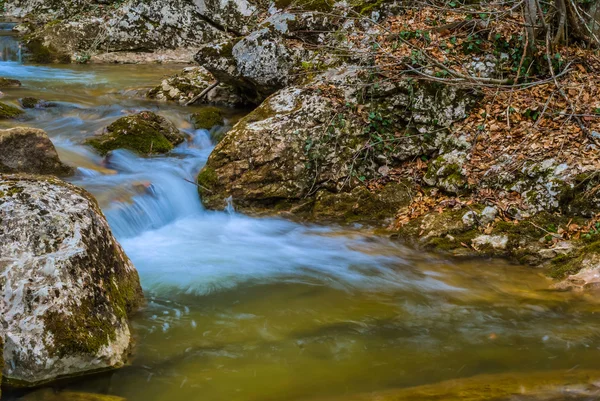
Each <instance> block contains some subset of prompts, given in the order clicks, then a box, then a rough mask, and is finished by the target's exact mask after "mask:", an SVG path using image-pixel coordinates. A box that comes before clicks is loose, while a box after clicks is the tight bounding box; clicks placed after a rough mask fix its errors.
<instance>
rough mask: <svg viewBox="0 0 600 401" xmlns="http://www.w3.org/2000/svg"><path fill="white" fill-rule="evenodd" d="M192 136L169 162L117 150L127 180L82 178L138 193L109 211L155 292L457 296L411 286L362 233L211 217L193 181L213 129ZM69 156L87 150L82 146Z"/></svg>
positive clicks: (431, 283)
mask: <svg viewBox="0 0 600 401" xmlns="http://www.w3.org/2000/svg"><path fill="white" fill-rule="evenodd" d="M188 134H189V135H190V136H191V138H192V139H191V140H190V141H189V142H188V143H186V144H183V145H181V146H180V147H178V148H177V149H176V150H175V151H173V152H172V153H171V154H170V155H168V156H165V157H154V158H141V157H137V156H135V155H133V154H132V153H129V152H127V151H116V152H114V153H113V154H112V156H111V157H110V158H109V159H108V162H107V163H105V166H106V167H108V168H110V169H114V170H116V171H117V172H118V174H116V175H102V174H98V173H91V174H90V173H89V171H87V170H84V171H83V173H81V174H80V177H79V178H78V179H76V180H75V181H74V182H75V183H76V184H79V185H82V186H84V187H86V188H88V189H90V190H91V191H92V192H94V193H100V192H103V191H110V190H111V188H112V189H114V188H123V189H124V190H125V191H128V193H129V196H127V197H126V199H125V200H123V201H112V202H111V203H110V206H109V207H107V208H106V209H105V214H106V216H107V218H108V221H109V223H110V225H111V227H112V228H113V232H114V234H115V235H116V237H117V238H118V239H119V241H120V242H121V244H122V245H123V247H124V248H125V251H126V252H127V254H128V255H129V257H130V258H131V259H132V260H133V262H134V264H135V265H136V266H137V268H138V270H139V271H140V275H141V278H142V284H143V286H144V288H145V289H146V290H148V291H151V292H158V293H161V294H166V293H169V291H173V290H174V289H175V290H178V291H182V292H185V293H193V294H196V295H198V294H205V293H209V292H212V291H215V290H219V289H225V288H233V287H235V286H236V285H238V284H241V283H248V282H252V283H253V284H258V283H268V282H274V281H287V282H305V283H312V284H314V285H330V286H333V287H336V288H354V287H358V288H362V289H368V288H373V289H382V288H384V287H389V286H393V287H398V286H407V285H408V283H410V285H415V286H419V287H422V288H424V289H430V290H432V289H438V290H439V289H442V288H443V289H451V287H448V286H446V285H445V284H443V283H442V282H440V281H438V280H436V279H434V278H432V277H427V276H426V275H425V276H424V277H420V278H418V279H416V278H413V280H409V279H408V277H407V275H406V273H401V270H399V269H397V267H398V266H399V265H402V264H403V261H402V260H401V259H399V258H398V257H386V256H374V255H369V254H367V253H365V252H361V251H358V250H357V249H364V250H368V249H369V248H370V247H371V244H369V243H368V242H367V241H366V239H365V238H364V237H361V236H359V235H354V236H352V237H349V236H346V235H343V236H339V235H332V234H335V230H333V229H330V228H323V227H316V226H304V225H299V224H295V223H292V222H289V221H285V220H281V219H274V218H262V219H256V218H249V217H246V216H243V215H240V214H237V213H231V212H227V211H221V212H211V211H207V210H204V209H203V207H202V206H201V203H200V200H199V197H198V192H197V189H196V186H195V185H194V184H193V182H194V178H195V176H196V174H197V172H198V171H199V169H200V167H201V166H202V165H203V164H204V163H205V161H206V159H207V157H208V155H209V154H210V151H211V150H212V144H211V142H210V139H209V136H208V132H207V131H204V130H198V131H189V132H188ZM59 145H61V144H60V143H59ZM65 145H66V144H64V143H63V144H62V146H65ZM70 150H71V151H74V152H82V149H80V148H77V147H71V149H70ZM394 266H395V267H396V268H394ZM411 281H412V282H411Z"/></svg>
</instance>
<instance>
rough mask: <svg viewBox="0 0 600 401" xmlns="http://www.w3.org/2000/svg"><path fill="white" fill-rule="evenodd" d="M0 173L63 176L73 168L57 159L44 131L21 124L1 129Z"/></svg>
mask: <svg viewBox="0 0 600 401" xmlns="http://www.w3.org/2000/svg"><path fill="white" fill-rule="evenodd" d="M0 173H32V174H49V175H58V176H64V175H69V174H72V173H73V169H72V168H71V167H69V166H67V165H65V164H63V163H62V162H61V161H60V159H59V158H58V153H56V149H55V148H54V145H53V144H52V142H51V141H50V138H48V134H46V132H44V131H42V130H40V129H36V128H24V127H21V128H12V129H6V130H0Z"/></svg>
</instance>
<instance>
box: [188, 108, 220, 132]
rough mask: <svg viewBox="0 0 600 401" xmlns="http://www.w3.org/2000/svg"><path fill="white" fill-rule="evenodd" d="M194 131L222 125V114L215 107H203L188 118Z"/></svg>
mask: <svg viewBox="0 0 600 401" xmlns="http://www.w3.org/2000/svg"><path fill="white" fill-rule="evenodd" d="M190 119H191V120H192V123H193V124H194V127H195V128H196V129H207V130H209V129H211V128H213V127H215V126H217V125H223V124H224V123H225V120H224V119H223V113H222V112H221V110H220V109H219V108H217V107H204V108H203V109H202V110H200V111H198V112H197V113H194V114H192V116H191V117H190Z"/></svg>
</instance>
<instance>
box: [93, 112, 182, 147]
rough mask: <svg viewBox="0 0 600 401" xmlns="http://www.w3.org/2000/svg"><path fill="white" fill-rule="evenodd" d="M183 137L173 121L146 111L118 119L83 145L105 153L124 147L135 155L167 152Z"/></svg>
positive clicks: (180, 141)
mask: <svg viewBox="0 0 600 401" xmlns="http://www.w3.org/2000/svg"><path fill="white" fill-rule="evenodd" d="M184 140H185V136H184V135H183V134H182V133H181V132H180V131H179V130H178V129H177V127H175V125H174V124H173V123H171V122H170V121H169V120H167V119H166V118H164V117H161V116H159V115H157V114H155V113H152V112H149V111H143V112H141V113H138V114H135V115H132V116H127V117H123V118H120V119H118V120H117V121H115V122H114V123H112V124H111V125H109V126H108V127H107V128H106V132H105V133H104V134H103V135H101V136H99V137H94V138H91V139H88V140H87V141H86V144H88V145H91V146H92V147H94V148H95V149H96V150H97V151H98V152H100V154H102V155H105V154H107V153H108V152H110V151H111V150H115V149H127V150H131V151H133V152H136V153H138V154H142V155H150V154H162V153H167V152H169V151H171V150H173V148H174V147H175V146H176V145H179V144H180V143H182V142H183V141H184Z"/></svg>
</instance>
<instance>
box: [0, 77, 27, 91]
mask: <svg viewBox="0 0 600 401" xmlns="http://www.w3.org/2000/svg"><path fill="white" fill-rule="evenodd" d="M21 85H22V84H21V81H19V80H18V79H10V78H1V77H0V89H6V88H19V87H20V86H21Z"/></svg>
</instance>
